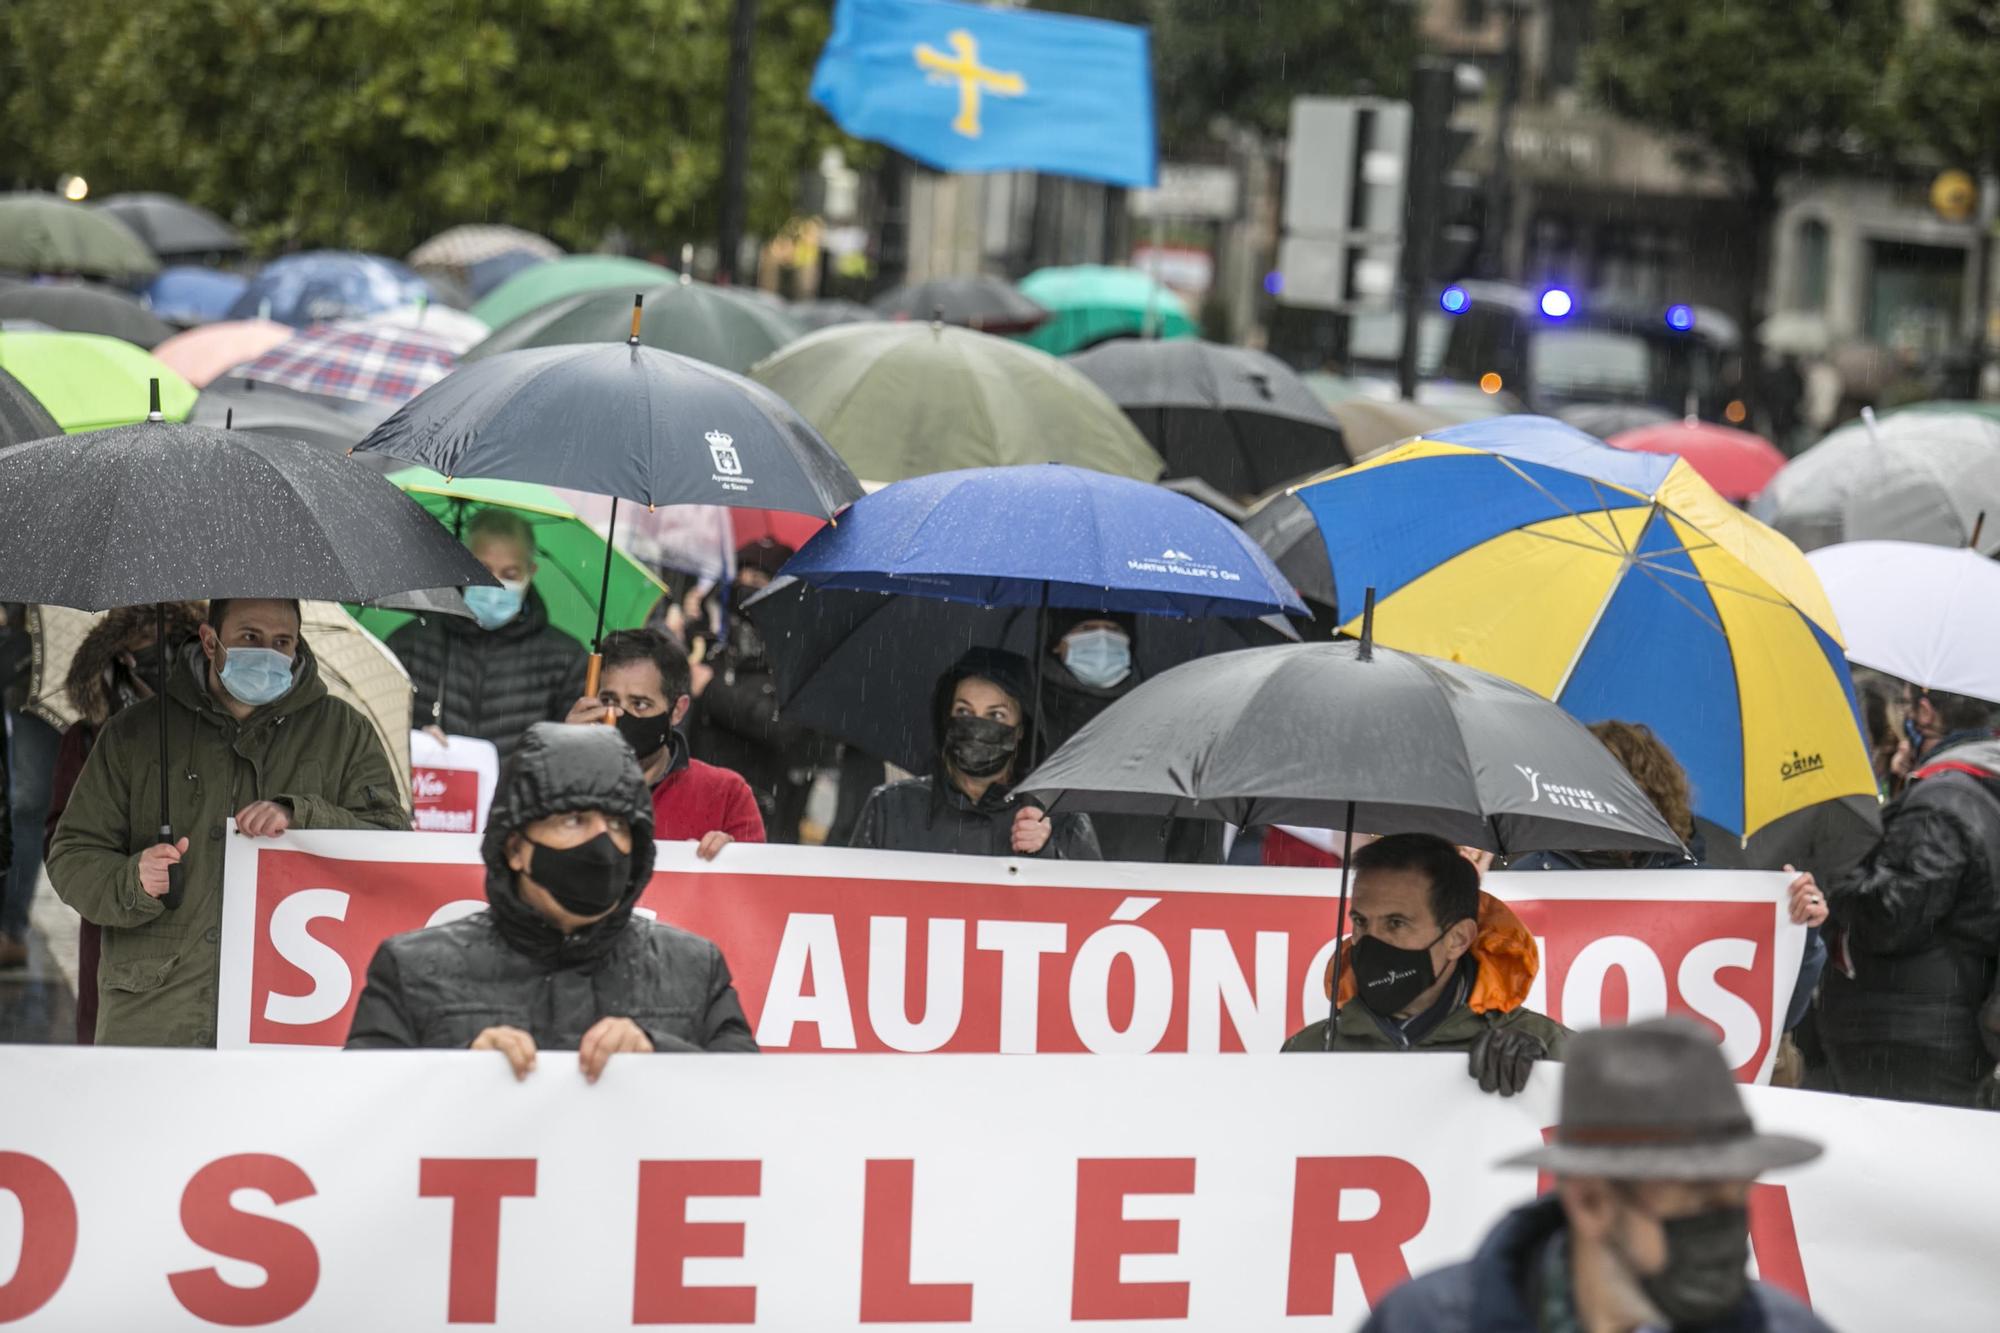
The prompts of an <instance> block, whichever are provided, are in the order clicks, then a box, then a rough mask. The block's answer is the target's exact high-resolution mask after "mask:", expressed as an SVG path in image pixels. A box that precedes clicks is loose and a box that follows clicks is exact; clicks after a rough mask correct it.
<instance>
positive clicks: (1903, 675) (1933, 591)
mask: <svg viewBox="0 0 2000 1333" xmlns="http://www.w3.org/2000/svg"><path fill="white" fill-rule="evenodd" d="M1806 559H1807V560H1809V561H1811V562H1812V567H1813V569H1814V570H1815V571H1816V572H1817V573H1818V574H1819V580H1820V582H1821V583H1822V584H1824V585H1825V587H1826V596H1827V600H1828V601H1829V602H1831V603H1832V604H1833V613H1834V615H1835V616H1837V617H1838V618H1839V620H1840V629H1841V633H1842V634H1843V635H1844V636H1845V637H1846V640H1847V660H1848V661H1850V662H1857V663H1859V664H1860V665H1862V666H1866V667H1873V668H1875V669H1876V670H1877V671H1886V672H1888V673H1889V674H1890V675H1892V676H1894V677H1896V678H1897V679H1899V680H1907V681H1909V682H1910V683H1911V684H1913V685H1920V686H1922V687H1924V688H1925V689H1932V690H1945V691H1948V692H1950V693H1952V694H1969V695H1971V696H1972V697H1973V698H1975V699H1988V700H1992V701H1994V702H1996V703H2000V617H1996V616H1995V615H1994V609H1995V608H1996V607H2000V565H1997V564H1995V563H1994V562H1993V561H1992V560H1991V559H1989V558H1987V557H1986V556H1983V555H1981V554H1979V553H1978V552H1977V551H1971V550H1967V549H1965V548H1963V547H1958V548H1953V547H1949V546H1930V545H1926V544H1924V543H1921V542H1842V543H1841V544H1840V545H1838V546H1823V547H1821V548H1820V549H1819V550H1817V551H1811V552H1808V553H1807V555H1806Z"/></svg>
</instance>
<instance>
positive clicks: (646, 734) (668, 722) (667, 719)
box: [617, 710, 674, 759]
mask: <svg viewBox="0 0 2000 1333" xmlns="http://www.w3.org/2000/svg"><path fill="white" fill-rule="evenodd" d="M673 716H674V715H673V712H672V710H669V711H667V712H664V713H647V714H646V715H645V716H643V717H641V716H640V715H638V714H636V713H625V712H621V713H619V714H618V723H617V726H618V734H619V735H620V736H623V737H624V738H625V743H626V744H627V745H629V746H631V747H632V753H633V754H635V755H638V756H639V758H640V759H650V758H652V757H653V756H654V755H656V754H658V753H659V752H660V751H661V750H663V749H665V748H666V744H667V737H668V736H670V735H672V734H673V730H674V723H673Z"/></svg>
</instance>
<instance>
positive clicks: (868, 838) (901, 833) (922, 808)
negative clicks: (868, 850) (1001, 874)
mask: <svg viewBox="0 0 2000 1333" xmlns="http://www.w3.org/2000/svg"><path fill="white" fill-rule="evenodd" d="M932 781H933V779H931V778H910V779H907V780H906V781H903V782H892V783H890V784H889V785H888V786H886V787H877V788H876V789H875V790H874V792H873V793H871V794H870V795H869V797H868V804H866V805H864V806H862V807H861V819H860V822H859V823H857V824H856V825H855V828H854V844H853V845H854V846H856V847H875V848H879V849H881V850H882V851H888V852H956V853H958V854H960V855H964V856H1018V855H1020V853H1018V852H1016V851H1015V850H1014V817H1015V815H1017V814H1018V813H1019V812H1020V809H1021V807H1020V805H1019V804H1017V803H1016V802H1015V800H1014V797H1013V794H1012V793H1011V792H1010V791H1009V790H1008V789H1007V788H1005V787H1002V786H1000V785H999V784H997V783H996V784H995V785H993V786H991V787H988V788H987V789H986V794H985V795H984V796H982V797H980V798H979V800H978V801H977V802H976V803H975V802H974V801H972V800H970V799H968V798H967V797H966V795H965V793H964V792H962V791H960V790H959V789H958V788H957V787H954V786H951V785H949V784H947V785H946V786H945V788H944V791H943V793H942V794H941V795H937V796H934V795H933V794H932V791H931V782H932ZM1049 818H1050V821H1051V823H1052V824H1053V827H1052V828H1051V829H1050V832H1049V840H1048V841H1047V842H1046V843H1044V844H1043V845H1042V850H1041V851H1040V852H1037V853H1036V855H1037V856H1042V857H1050V858H1054V859H1056V860H1059V861H1098V860H1102V859H1103V856H1104V853H1103V852H1102V851H1101V850H1099V848H1098V845H1097V833H1096V831H1095V830H1094V829H1093V828H1092V827H1091V823H1090V816H1089V815H1084V814H1056V815H1051V816H1049Z"/></svg>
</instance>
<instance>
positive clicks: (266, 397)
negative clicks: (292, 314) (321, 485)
mask: <svg viewBox="0 0 2000 1333" xmlns="http://www.w3.org/2000/svg"><path fill="white" fill-rule="evenodd" d="M388 415H389V409H388V407H387V406H386V405H384V404H377V403H350V404H348V405H347V406H345V407H337V406H334V404H333V400H331V399H327V398H321V397H318V396H317V395H314V394H306V393H297V392H295V391H293V390H291V389H287V388H284V387H283V386H281V385H277V384H263V383H260V382H258V381H257V380H245V379H233V378H224V379H217V380H213V381H211V382H210V383H209V386H208V387H207V388H205V389H203V390H202V391H201V395H200V396H199V397H198V398H196V399H195V400H194V410H193V411H192V412H190V413H189V414H188V421H189V422H191V423H192V424H194V425H197V426H213V427H215V428H217V429H218V430H239V431H248V432H250V433H251V434H253V435H278V436H282V437H284V438H286V439H292V440H303V441H305V442H306V443H307V444H312V445H317V446H319V447H320V448H322V449H325V450H327V451H329V452H331V453H338V454H345V453H346V452H347V451H348V450H349V449H352V448H354V446H355V445H357V444H360V443H361V441H363V440H364V439H366V438H368V432H369V431H371V430H373V429H375V427H377V426H379V425H381V424H382V422H383V421H384V420H385V419H386V418H387V417H388ZM354 461H355V462H357V463H362V464H365V465H366V466H367V467H369V468H370V469H371V470H373V471H375V472H379V473H381V474H382V475H384V476H387V475H388V474H389V473H391V472H399V471H401V470H402V469H403V467H404V464H403V462H402V461H401V460H400V459H396V458H391V457H390V456H389V455H387V454H356V455H354Z"/></svg>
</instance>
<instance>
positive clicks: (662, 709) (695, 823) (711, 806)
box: [564, 629, 764, 861]
mask: <svg viewBox="0 0 2000 1333" xmlns="http://www.w3.org/2000/svg"><path fill="white" fill-rule="evenodd" d="M598 651H599V652H600V653H602V654H603V655H604V669H603V671H602V672H601V673H600V675H599V677H598V682H597V697H596V698H591V697H589V696H587V695H586V696H585V697H584V698H581V699H578V700H577V701H576V703H575V704H574V705H573V706H572V707H571V708H570V710H569V716H568V717H567V718H566V719H564V720H565V721H568V722H573V723H579V724H584V725H588V724H592V723H602V722H604V721H606V720H609V721H611V722H613V723H615V724H616V725H617V727H618V733H619V734H620V735H621V736H623V737H624V738H625V740H626V743H627V744H629V745H630V746H631V747H632V753H634V754H636V755H637V756H639V767H640V769H641V770H642V771H643V772H644V773H645V775H646V781H647V782H648V783H649V784H650V785H651V786H652V788H653V836H654V837H656V838H658V839H659V840H660V841H662V842H687V841H693V840H696V839H699V840H700V843H701V845H700V846H699V847H698V848H696V853H697V854H698V855H699V856H700V857H701V858H702V860H704V861H713V860H714V859H715V858H716V856H717V854H718V853H720V852H721V851H722V849H723V848H724V847H727V846H728V845H729V844H730V843H732V842H762V841H764V817H763V815H761V814H759V813H758V810H757V798H756V796H755V795H754V794H753V793H752V792H751V790H750V784H749V783H747V782H745V781H744V780H743V779H742V777H741V776H739V775H738V774H736V773H733V772H731V771H730V770H729V769H726V768H717V767H715V766H714V765H712V764H704V763H702V762H701V761H700V760H699V759H690V758H689V757H688V744H687V739H686V738H685V737H684V736H682V735H681V734H680V733H679V732H678V731H675V730H674V726H675V724H676V723H678V722H680V721H681V720H682V719H684V718H685V717H686V716H687V712H688V708H689V707H690V706H691V705H692V704H693V702H694V700H693V698H692V695H693V693H694V669H693V667H692V666H691V665H690V663H689V662H688V655H687V652H686V650H684V649H683V648H682V647H681V646H680V645H679V644H678V643H675V642H674V641H673V640H672V639H670V638H668V637H667V636H666V635H664V634H662V633H660V632H659V631H658V630H652V629H624V630H619V631H618V632H617V633H615V634H607V635H605V636H604V642H603V643H602V644H601V645H599V648H598Z"/></svg>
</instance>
